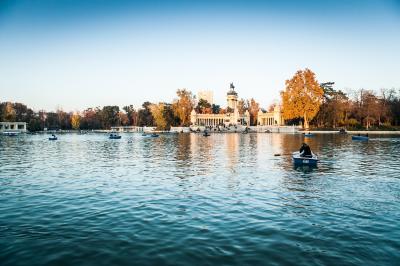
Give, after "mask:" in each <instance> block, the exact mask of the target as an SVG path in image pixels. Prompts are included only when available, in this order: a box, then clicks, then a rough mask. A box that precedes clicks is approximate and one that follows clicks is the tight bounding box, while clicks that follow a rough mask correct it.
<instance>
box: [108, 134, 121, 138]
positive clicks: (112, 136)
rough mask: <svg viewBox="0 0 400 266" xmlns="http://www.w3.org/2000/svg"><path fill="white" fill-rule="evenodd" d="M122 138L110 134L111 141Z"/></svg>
mask: <svg viewBox="0 0 400 266" xmlns="http://www.w3.org/2000/svg"><path fill="white" fill-rule="evenodd" d="M120 138H121V136H119V135H117V134H110V137H109V139H120Z"/></svg>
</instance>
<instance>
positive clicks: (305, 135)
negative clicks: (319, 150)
mask: <svg viewBox="0 0 400 266" xmlns="http://www.w3.org/2000/svg"><path fill="white" fill-rule="evenodd" d="M304 137H305V138H312V137H315V134H314V133H310V132H308V133H304Z"/></svg>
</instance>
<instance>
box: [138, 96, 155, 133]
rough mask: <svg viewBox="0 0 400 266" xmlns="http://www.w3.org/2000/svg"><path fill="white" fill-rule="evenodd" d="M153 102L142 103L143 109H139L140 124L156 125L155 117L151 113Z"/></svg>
mask: <svg viewBox="0 0 400 266" xmlns="http://www.w3.org/2000/svg"><path fill="white" fill-rule="evenodd" d="M151 105H152V103H151V102H144V103H143V104H142V109H140V110H139V111H138V123H137V125H138V126H141V127H143V126H153V125H154V117H153V115H152V113H151V110H150V106H151Z"/></svg>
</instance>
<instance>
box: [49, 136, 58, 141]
mask: <svg viewBox="0 0 400 266" xmlns="http://www.w3.org/2000/svg"><path fill="white" fill-rule="evenodd" d="M49 140H57V137H56V136H55V135H53V136H51V137H50V138H49Z"/></svg>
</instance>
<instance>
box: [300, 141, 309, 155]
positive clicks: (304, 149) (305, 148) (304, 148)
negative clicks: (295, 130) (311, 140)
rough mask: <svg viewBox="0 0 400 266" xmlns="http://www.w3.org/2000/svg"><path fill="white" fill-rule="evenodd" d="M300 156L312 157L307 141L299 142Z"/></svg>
mask: <svg viewBox="0 0 400 266" xmlns="http://www.w3.org/2000/svg"><path fill="white" fill-rule="evenodd" d="M300 156H301V157H310V158H311V157H312V152H311V148H310V146H308V145H307V143H304V142H303V144H301V147H300Z"/></svg>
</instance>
